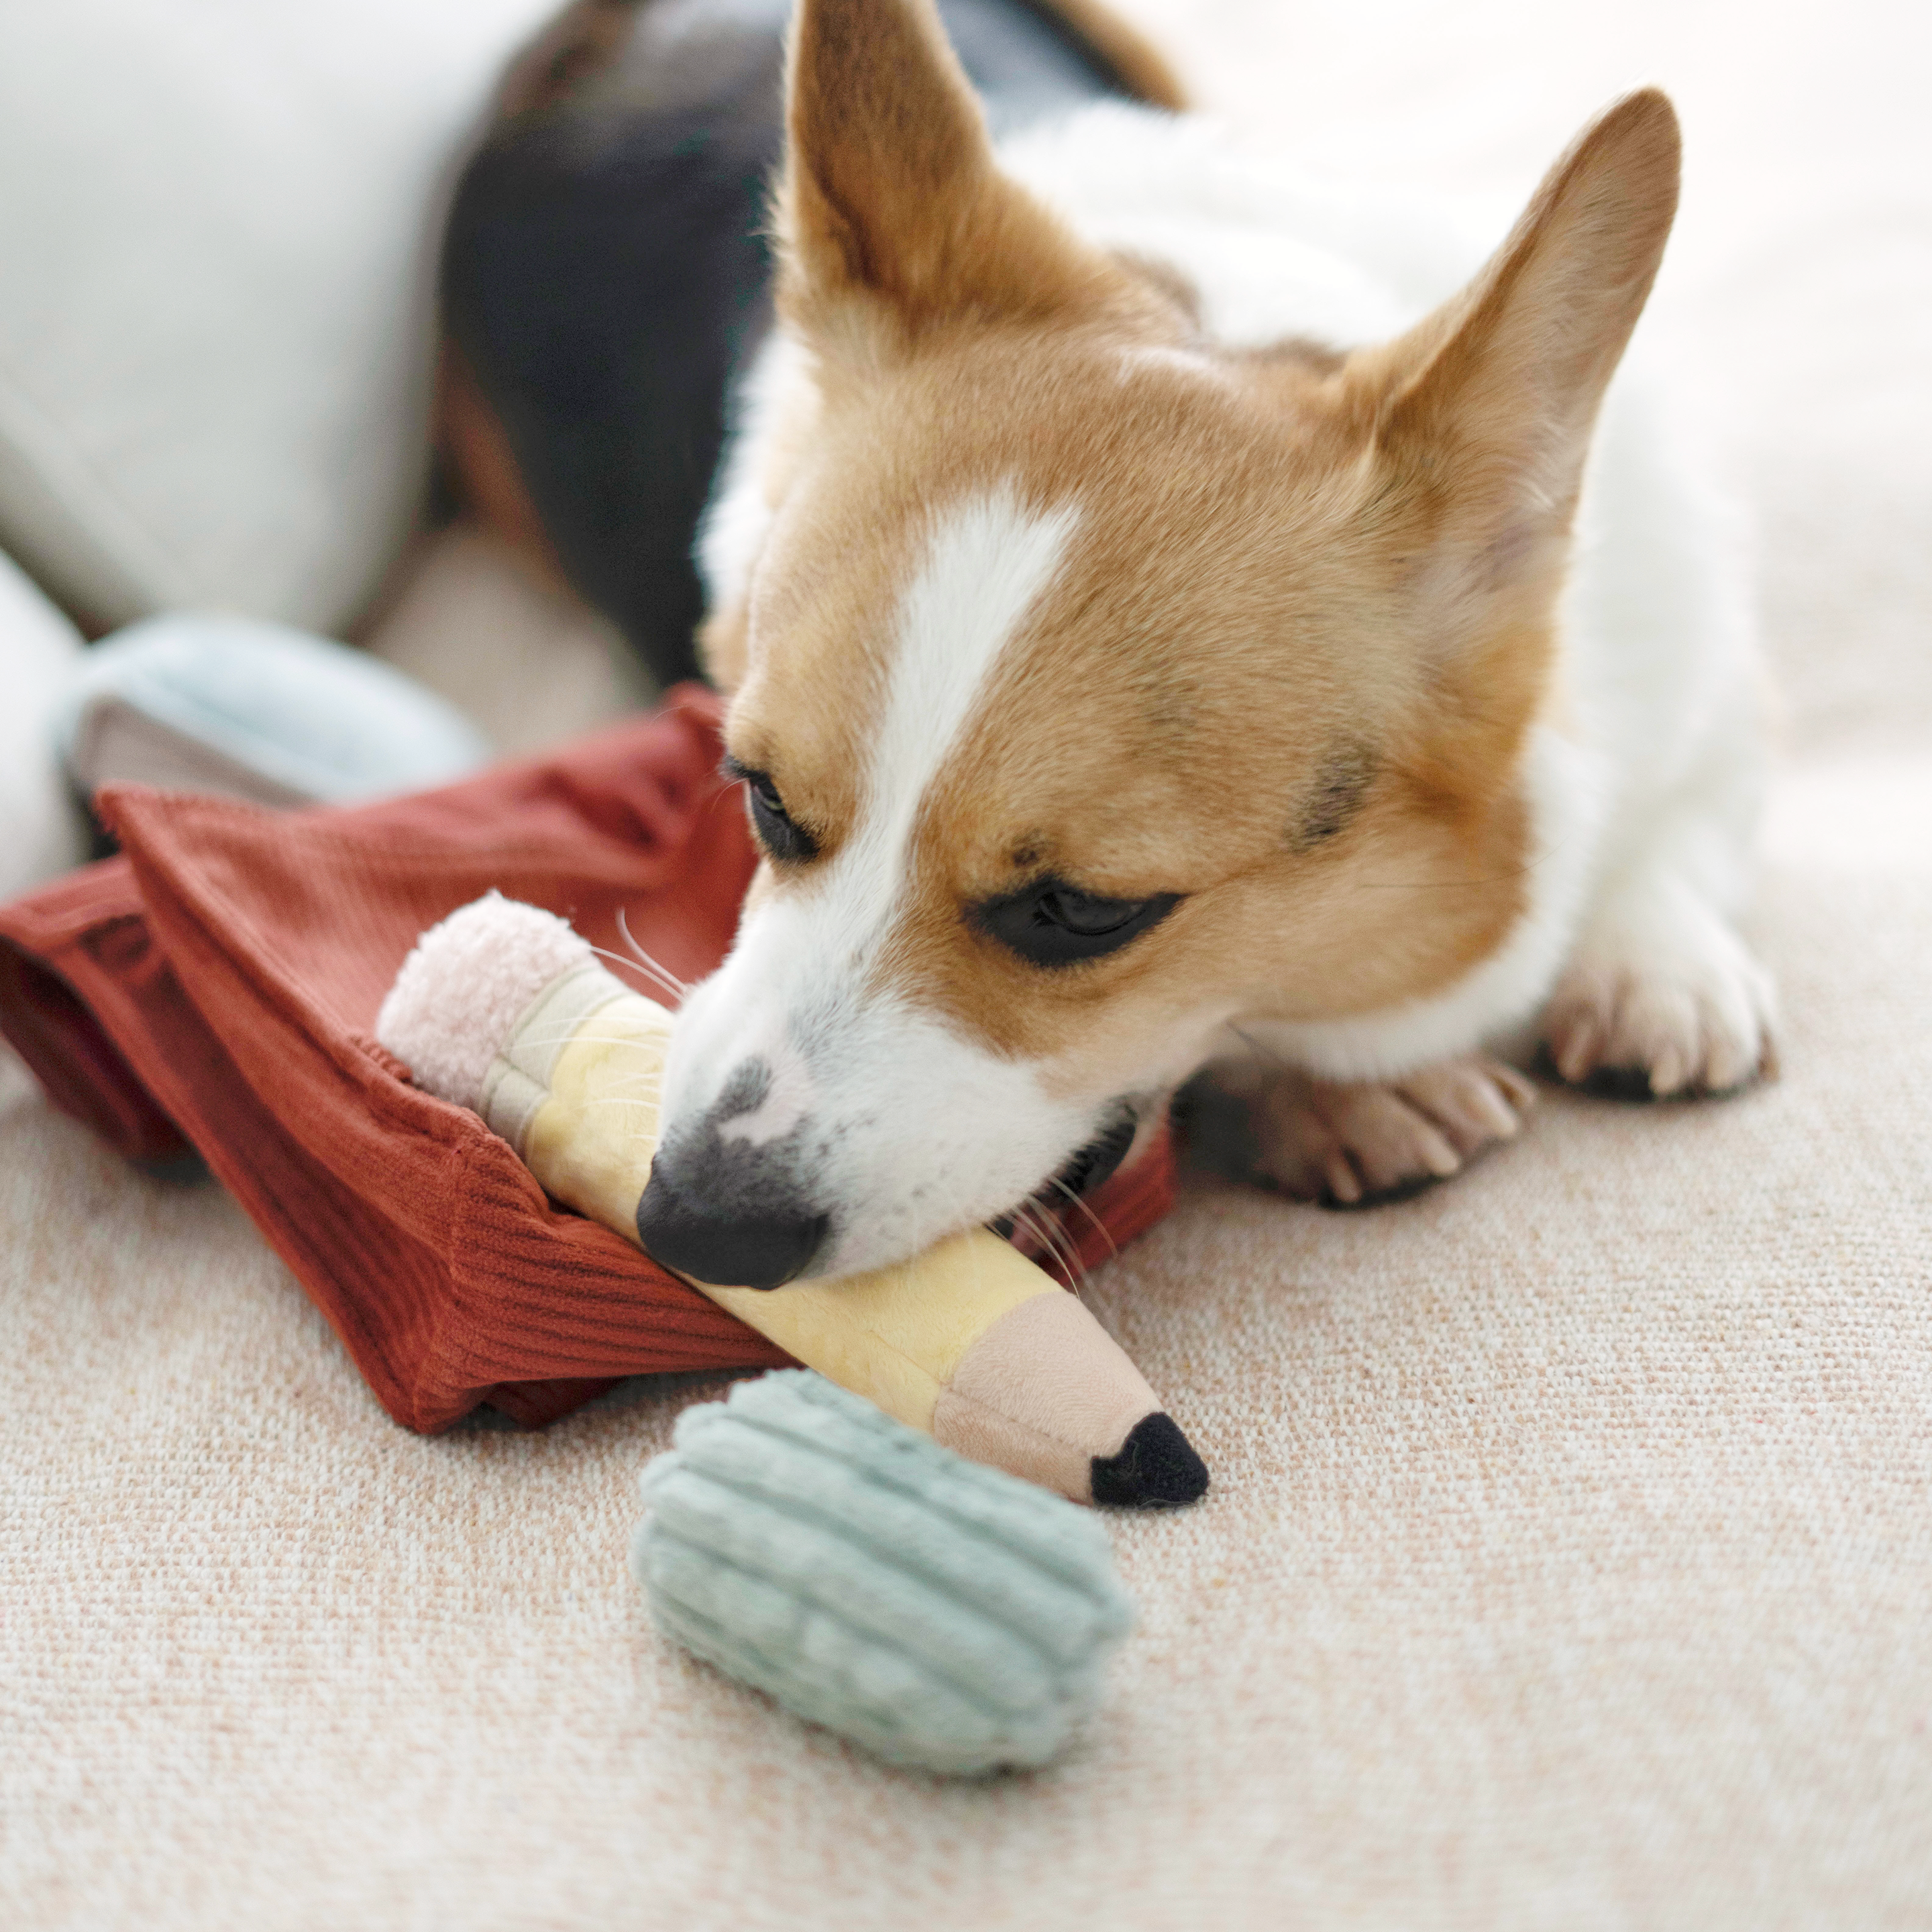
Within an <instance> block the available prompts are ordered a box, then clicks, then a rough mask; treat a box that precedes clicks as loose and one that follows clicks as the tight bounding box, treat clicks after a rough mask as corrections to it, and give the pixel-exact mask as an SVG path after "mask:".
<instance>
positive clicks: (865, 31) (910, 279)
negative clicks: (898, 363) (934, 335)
mask: <svg viewBox="0 0 1932 1932" xmlns="http://www.w3.org/2000/svg"><path fill="white" fill-rule="evenodd" d="M786 113H787V143H786V154H785V166H784V175H783V177H782V179H781V184H780V188H779V195H778V229H779V239H780V242H781V247H782V253H783V262H782V268H781V275H780V278H779V284H778V297H779V301H780V302H781V305H782V306H783V308H784V311H785V313H786V314H787V317H788V318H789V319H790V320H791V321H793V323H795V324H796V325H797V326H799V327H800V328H802V329H804V330H805V331H806V332H807V333H808V334H810V335H813V336H814V337H815V338H818V339H819V341H820V344H821V346H830V345H833V344H836V342H837V341H838V339H839V338H841V337H844V336H846V335H849V334H850V332H851V331H852V329H853V323H854V322H855V321H857V322H858V323H859V326H860V327H861V328H862V329H865V330H866V332H868V334H871V333H872V332H874V330H875V329H876V326H877V324H878V323H881V322H883V323H886V324H887V325H888V326H889V327H890V328H891V329H893V330H894V331H895V332H896V333H898V335H900V336H901V338H902V339H910V338H916V336H917V335H919V333H920V332H921V331H922V330H923V329H925V328H926V327H927V326H929V325H931V324H932V323H935V322H938V321H944V320H949V319H951V318H954V317H974V316H977V317H983V318H984V319H986V320H989V321H992V320H1043V319H1045V318H1046V317H1049V316H1051V315H1058V314H1067V313H1068V312H1069V311H1074V310H1089V309H1097V308H1103V307H1105V306H1106V305H1109V304H1112V303H1116V302H1118V301H1119V300H1120V299H1121V293H1122V290H1123V289H1124V287H1126V286H1127V281H1126V278H1125V277H1124V276H1123V275H1121V272H1119V270H1118V269H1117V268H1116V267H1115V265H1114V264H1112V263H1110V262H1109V261H1108V260H1107V259H1106V257H1104V256H1102V255H1100V254H1097V252H1095V251H1093V250H1091V249H1089V248H1087V247H1086V246H1085V245H1084V244H1082V242H1079V241H1077V240H1076V239H1075V238H1074V237H1073V236H1072V235H1070V233H1068V232H1067V229H1065V228H1064V227H1063V226H1062V225H1061V223H1059V222H1058V220H1055V218H1054V217H1053V216H1052V215H1051V214H1049V213H1048V212H1047V211H1046V209H1045V208H1043V207H1041V206H1040V204H1039V203H1038V202H1036V201H1035V200H1034V199H1033V198H1032V196H1031V195H1029V194H1028V193H1026V191H1025V190H1024V189H1022V187H1019V185H1018V184H1017V183H1016V182H1013V181H1009V180H1007V178H1005V177H1004V176H1003V175H1001V173H1000V172H999V171H998V169H997V168H996V167H995V166H994V163H993V152H992V143H991V142H990V141H989V139H988V138H987V134H986V120H985V117H984V116H983V115H982V114H981V113H980V104H979V101H978V100H977V98H976V97H975V95H974V92H973V89H972V86H971V83H970V82H968V80H967V78H966V76H965V72H964V71H962V68H961V67H960V65H959V59H958V57H957V56H956V55H955V54H954V52H953V48H952V46H951V44H950V43H949V42H948V40H947V37H946V32H945V29H944V28H943V27H942V26H941V24H940V20H939V14H938V9H937V8H936V7H935V5H934V4H933V0H799V7H798V11H797V13H796V17H795V18H794V20H793V26H792V37H791V47H790V64H789V70H788V74H787V110H786Z"/></svg>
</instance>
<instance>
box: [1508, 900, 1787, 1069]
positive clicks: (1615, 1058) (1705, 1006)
mask: <svg viewBox="0 0 1932 1932" xmlns="http://www.w3.org/2000/svg"><path fill="white" fill-rule="evenodd" d="M1717 931H1718V933H1719V934H1720V935H1721V936H1720V938H1718V939H1716V940H1714V941H1712V943H1711V944H1709V945H1706V946H1705V947H1701V948H1700V949H1698V950H1694V951H1693V950H1688V949H1686V950H1679V951H1677V952H1675V953H1670V954H1668V955H1660V956H1655V957H1653V958H1651V959H1634V960H1633V959H1616V958H1615V957H1610V958H1603V957H1596V958H1592V957H1589V956H1586V957H1584V958H1583V959H1580V960H1579V961H1578V962H1577V964H1576V965H1574V966H1572V967H1571V969H1570V971H1568V973H1566V974H1565V975H1564V977H1563V980H1562V983H1560V984H1559V986H1558V987H1557V989H1556V996H1555V998H1553V999H1552V1000H1551V1001H1550V1006H1549V1008H1548V1010H1547V1012H1546V1013H1545V1014H1544V1022H1543V1037H1544V1044H1545V1046H1546V1047H1547V1050H1548V1052H1549V1055H1550V1064H1552V1066H1553V1067H1555V1069H1556V1072H1557V1073H1559V1075H1560V1076H1562V1078H1563V1079H1565V1080H1566V1081H1568V1082H1569V1083H1570V1084H1571V1085H1572V1086H1578V1087H1584V1088H1588V1089H1589V1091H1592V1092H1593V1093H1599V1094H1608V1095H1610V1096H1611V1097H1615V1098H1619V1099H1625V1098H1634V1099H1648V1100H1669V1099H1672V1098H1675V1097H1679V1096H1690V1095H1693V1094H1728V1093H1731V1092H1733V1091H1736V1089H1737V1088H1740V1087H1742V1086H1745V1085H1748V1083H1749V1082H1751V1081H1752V1080H1754V1079H1757V1078H1758V1077H1759V1076H1760V1075H1766V1074H1769V1073H1774V1072H1775V1071H1776V1065H1777V1056H1776V1052H1775V1048H1774V1046H1773V1045H1772V1013H1773V1007H1774V1002H1773V996H1772V985H1771V978H1770V976H1769V974H1767V973H1766V971H1765V970H1764V968H1763V967H1761V966H1760V965H1759V964H1758V963H1757V961H1756V960H1755V959H1753V958H1752V957H1751V954H1750V953H1748V951H1747V950H1745V947H1744V944H1743V943H1742V941H1739V940H1738V939H1737V938H1735V937H1734V936H1733V935H1731V934H1730V932H1729V931H1728V929H1717Z"/></svg>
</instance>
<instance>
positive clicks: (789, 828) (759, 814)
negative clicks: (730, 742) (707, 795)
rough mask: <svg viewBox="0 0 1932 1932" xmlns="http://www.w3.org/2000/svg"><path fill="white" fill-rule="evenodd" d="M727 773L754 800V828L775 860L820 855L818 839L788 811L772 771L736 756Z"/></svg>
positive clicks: (728, 762) (726, 767)
mask: <svg viewBox="0 0 1932 1932" xmlns="http://www.w3.org/2000/svg"><path fill="white" fill-rule="evenodd" d="M724 775H725V776H726V777H727V778H736V779H738V780H739V781H741V782H742V784H743V785H744V787H745V796H747V797H748V799H750V800H751V826H752V829H753V830H754V831H755V832H757V835H758V838H759V841H760V843H761V844H763V847H764V848H765V850H766V851H767V852H769V853H770V854H771V855H772V857H773V858H774V859H789V860H791V861H793V862H797V861H799V860H802V859H815V858H817V856H818V841H817V839H816V838H813V837H812V835H811V833H810V832H808V831H806V830H805V827H804V826H802V825H800V824H799V823H797V821H796V820H794V819H793V817H792V815H791V814H790V812H788V811H786V809H785V804H784V799H782V798H781V797H780V796H779V795H778V787H777V786H776V785H775V784H772V778H771V774H770V773H769V772H759V771H754V770H752V769H751V767H750V766H748V765H742V764H740V763H739V762H738V760H736V758H732V757H727V759H726V760H724Z"/></svg>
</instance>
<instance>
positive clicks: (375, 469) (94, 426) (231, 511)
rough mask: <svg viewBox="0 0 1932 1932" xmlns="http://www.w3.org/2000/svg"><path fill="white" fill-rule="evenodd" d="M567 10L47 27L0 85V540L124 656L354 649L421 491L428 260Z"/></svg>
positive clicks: (26, 18) (16, 18) (295, 15)
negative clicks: (490, 124)
mask: <svg viewBox="0 0 1932 1932" xmlns="http://www.w3.org/2000/svg"><path fill="white" fill-rule="evenodd" d="M553 10H554V5H553V0H329V4H328V5H323V6H303V5H292V4H283V0H58V5H43V6H17V7H8V8H7V30H6V43H7V55H6V58H5V61H4V62H0V181H5V182H6V183H7V184H8V186H7V193H5V196H0V263H4V264H5V271H4V273H0V541H5V543H6V544H7V547H9V548H10V549H11V550H13V552H14V553H15V554H16V555H17V556H19V557H20V559H21V560H22V561H23V562H24V563H26V565H27V566H28V568H29V569H31V571H34V574H36V575H37V577H40V580H41V581H42V582H43V583H45V584H46V586H48V587H49V589H51V590H52V592H54V594H55V595H57V596H58V597H60V598H63V599H64V600H65V601H67V602H68V604H69V605H70V607H71V608H73V609H74V610H77V611H78V612H80V613H84V614H85V615H86V616H87V617H88V618H89V619H93V620H95V621H97V622H99V623H101V625H112V624H115V623H120V622H124V621H126V620H127V619H130V618H132V617H135V616H141V615H143V614H145V613H148V612H151V611H154V610H160V609H163V608H167V607H178V606H181V605H184V604H186V605H191V606H195V607H202V608H209V607H223V608H227V609H231V610H238V611H242V612H246V613H251V614H254V615H256V616H264V617H272V618H278V619H282V620H284V621H285V622H291V623H297V624H301V625H305V626H306V627H308V628H311V629H315V630H321V631H332V630H335V629H338V628H340V627H341V625H343V624H344V622H346V621H347V619H349V618H350V616H352V614H353V613H354V612H355V611H356V610H357V608H358V607H359V606H360V605H361V604H362V603H363V602H364V601H365V600H366V599H367V598H368V596H369V595H370V594H371V592H372V591H373V589H374V586H375V585H376V583H377V580H378V578H379V577H380V574H381V572H382V570H383V566H384V565H385V564H386V562H387V561H388V560H389V558H390V557H391V556H392V554H393V553H394V552H395V547H396V546H397V544H398V542H399V541H400V539H401V536H402V535H403V534H404V532H405V530H406V529H407V527H408V525H409V523H410V517H411V514H412V512H413V510H414V508H415V506H416V500H417V497H418V494H419V489H420V487H421V483H422V476H423V472H424V465H425V455H426V447H427V439H426V436H425V430H426V426H427V422H428V403H429V389H430V374H431V350H432V343H433V337H434V326H433V303H432V301H431V290H432V281H433V273H434V260H435V251H436V246H437V232H438V229H439V226H440V220H441V217H442V214H443V208H444V206H445V205H446V198H447V194H448V191H449V187H450V186H451V184H452V181H453V179H454V175H455V169H457V167H458V165H459V164H460V160H461V158H462V157H463V153H464V152H465V151H466V147H467V145H468V143H469V141H470V139H471V138H472V134H473V131H474V130H475V128H476V127H477V126H478V124H479V121H480V118H481V115H483V113H484V111H485V110H486V108H487V101H488V98H489V95H490V89H491V87H492V86H493V83H494V80H495V77H496V74H497V72H498V71H499V68H500V67H501V66H502V63H503V62H504V60H505V58H506V57H507V56H508V54H509V53H510V52H511V51H512V50H513V49H514V48H515V47H516V46H517V45H518V44H519V43H520V41H521V40H523V38H524V37H525V36H526V34H528V33H529V32H530V31H532V29H533V28H535V26H537V25H538V24H539V23H541V21H542V20H544V18H545V17H547V15H548V14H549V13H551V12H552V11H553Z"/></svg>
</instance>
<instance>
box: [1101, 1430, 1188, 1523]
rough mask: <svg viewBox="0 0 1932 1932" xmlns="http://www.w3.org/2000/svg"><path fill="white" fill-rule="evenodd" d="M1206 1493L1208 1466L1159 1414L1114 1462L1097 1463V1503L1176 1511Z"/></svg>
mask: <svg viewBox="0 0 1932 1932" xmlns="http://www.w3.org/2000/svg"><path fill="white" fill-rule="evenodd" d="M1207 1491H1208V1465H1207V1464H1206V1463H1204V1462H1202V1460H1201V1458H1200V1457H1199V1456H1197V1455H1196V1454H1195V1453H1194V1445H1193V1443H1191V1442H1189V1441H1188V1439H1187V1437H1186V1436H1184V1435H1182V1434H1181V1430H1180V1427H1179V1426H1178V1424H1176V1423H1175V1419H1174V1418H1173V1417H1172V1416H1171V1415H1163V1414H1162V1413H1161V1412H1160V1411H1158V1410H1157V1411H1156V1412H1154V1414H1153V1415H1144V1416H1142V1418H1141V1419H1140V1420H1139V1421H1138V1422H1137V1423H1136V1424H1134V1426H1133V1428H1131V1429H1130V1430H1128V1431H1127V1440H1126V1442H1123V1443H1122V1444H1121V1446H1120V1448H1119V1450H1118V1452H1117V1453H1116V1454H1113V1455H1112V1456H1096V1457H1094V1501H1095V1502H1097V1503H1114V1504H1118V1505H1121V1506H1122V1507H1124V1508H1127V1509H1178V1508H1181V1505H1183V1504H1184V1503H1195V1502H1199V1501H1200V1500H1201V1499H1202V1496H1205V1494H1206V1493H1207Z"/></svg>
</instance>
